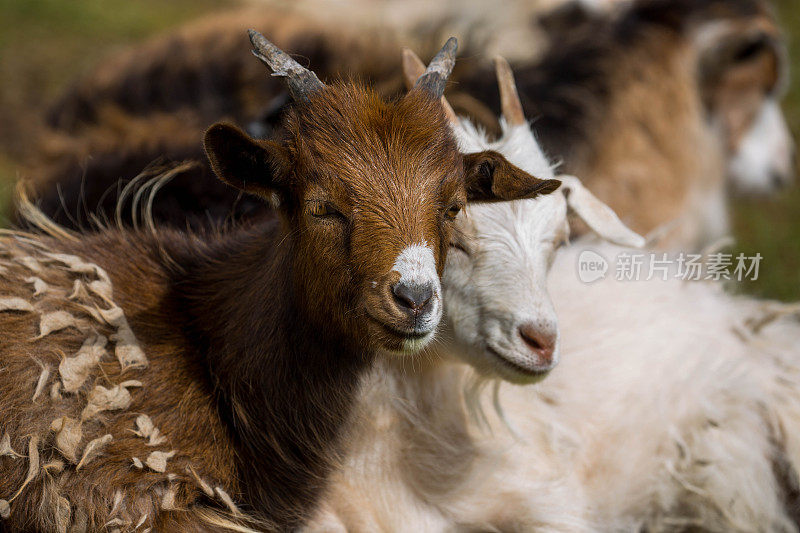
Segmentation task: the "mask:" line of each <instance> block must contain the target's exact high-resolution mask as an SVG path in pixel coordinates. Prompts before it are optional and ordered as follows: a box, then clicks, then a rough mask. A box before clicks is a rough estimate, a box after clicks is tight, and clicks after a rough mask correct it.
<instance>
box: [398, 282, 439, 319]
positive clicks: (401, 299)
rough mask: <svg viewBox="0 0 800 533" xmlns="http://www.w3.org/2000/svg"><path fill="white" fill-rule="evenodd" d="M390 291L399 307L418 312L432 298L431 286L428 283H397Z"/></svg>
mask: <svg viewBox="0 0 800 533" xmlns="http://www.w3.org/2000/svg"><path fill="white" fill-rule="evenodd" d="M392 293H394V297H395V300H396V301H397V303H398V304H399V305H400V306H401V307H405V308H408V309H410V310H411V311H414V312H415V313H418V312H419V311H421V310H422V309H423V308H424V307H425V306H427V305H428V304H429V303H430V301H431V299H432V298H433V287H431V286H430V285H417V284H414V285H411V284H407V283H398V284H397V285H395V286H394V287H392Z"/></svg>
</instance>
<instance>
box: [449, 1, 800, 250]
mask: <svg viewBox="0 0 800 533" xmlns="http://www.w3.org/2000/svg"><path fill="white" fill-rule="evenodd" d="M543 25H544V27H545V29H546V33H547V34H548V39H549V41H550V46H549V48H548V49H547V50H546V51H545V52H544V53H543V54H542V55H541V57H540V58H539V59H537V60H535V61H533V62H530V63H529V64H527V65H525V64H521V63H518V64H515V71H516V72H517V79H518V88H519V92H520V96H521V99H522V104H523V107H524V110H525V113H526V115H527V116H529V117H532V118H534V119H535V124H536V131H537V138H538V139H539V140H540V141H541V143H542V146H543V148H544V150H545V152H546V153H547V154H548V155H549V156H550V157H551V158H553V159H554V160H556V161H561V162H562V168H561V170H563V171H564V172H567V173H570V174H575V175H578V176H581V177H582V178H583V179H584V180H585V182H586V184H587V186H589V188H590V189H592V190H593V191H594V192H595V193H596V194H597V195H598V197H600V198H601V199H602V200H603V201H605V202H607V203H608V204H609V205H611V207H612V208H614V210H615V211H616V212H618V213H620V214H621V216H622V217H623V219H624V220H626V221H627V222H629V223H630V224H631V226H632V227H633V229H634V230H636V231H638V232H640V233H649V232H652V231H654V230H656V229H657V228H661V227H662V226H666V225H670V226H671V227H670V228H669V230H670V231H669V232H668V235H667V238H666V239H665V240H663V241H662V244H663V245H664V246H667V247H673V246H675V247H678V246H689V247H693V246H697V245H699V244H702V243H705V242H708V241H710V240H714V239H716V238H719V237H720V236H722V235H724V234H726V233H727V232H728V231H730V227H729V222H728V211H727V197H728V193H729V192H730V191H738V192H740V193H742V194H744V195H753V194H768V193H773V192H775V191H776V190H778V189H780V188H782V187H783V186H785V185H787V184H788V183H790V182H791V180H792V178H793V168H792V166H793V159H794V154H793V145H792V140H791V137H790V134H789V132H788V129H787V126H786V124H785V121H784V118H783V116H782V114H781V111H780V108H779V104H778V101H779V99H780V97H781V93H782V90H783V86H784V84H785V79H786V77H787V73H786V60H785V50H784V47H783V44H782V40H781V36H780V34H779V30H778V28H777V26H776V24H775V21H774V18H773V17H772V15H771V13H770V11H769V9H768V8H767V7H766V5H765V2H763V1H762V0H635V1H633V2H630V3H620V5H619V6H618V7H617V9H613V10H611V11H608V12H590V11H587V10H585V9H582V8H579V7H576V6H574V5H573V6H571V7H565V8H563V9H562V11H561V12H559V13H556V14H553V15H551V16H550V17H548V18H546V19H544V22H543ZM465 68H468V66H465ZM481 72H483V75H480V73H481ZM458 81H459V89H460V90H464V91H466V92H468V93H470V94H471V95H472V96H476V97H478V100H479V101H483V102H492V101H493V100H494V98H495V95H496V89H495V87H494V86H493V84H492V83H491V79H490V76H489V67H488V66H485V67H482V68H479V69H478V71H477V72H472V73H470V74H469V75H467V76H461V77H460V78H459V79H458ZM450 101H451V103H453V105H454V107H455V108H456V110H457V111H459V112H464V113H467V114H470V111H471V110H472V114H475V115H476V116H478V117H483V116H485V113H483V112H481V109H480V106H476V105H474V102H475V100H471V101H470V102H471V104H470V105H469V106H461V107H459V105H458V104H459V101H458V100H457V99H456V98H450ZM664 229H667V228H664Z"/></svg>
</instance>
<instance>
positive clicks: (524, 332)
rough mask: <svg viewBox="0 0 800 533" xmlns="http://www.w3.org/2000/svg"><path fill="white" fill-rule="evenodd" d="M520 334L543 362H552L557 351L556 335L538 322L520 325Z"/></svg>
mask: <svg viewBox="0 0 800 533" xmlns="http://www.w3.org/2000/svg"><path fill="white" fill-rule="evenodd" d="M519 336H520V337H521V338H522V340H523V342H525V344H526V345H527V346H528V348H530V350H531V351H532V352H534V353H535V354H536V356H537V357H538V358H539V360H540V363H541V364H550V363H551V362H552V360H553V353H554V352H555V346H556V340H555V336H554V335H553V334H552V333H550V332H546V331H542V328H541V327H537V325H536V324H533V323H529V324H522V325H521V326H520V327H519Z"/></svg>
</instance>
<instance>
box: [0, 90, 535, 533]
mask: <svg viewBox="0 0 800 533" xmlns="http://www.w3.org/2000/svg"><path fill="white" fill-rule="evenodd" d="M282 131H285V132H286V136H285V137H283V138H281V139H278V140H275V141H255V140H253V139H251V138H249V137H247V136H246V135H244V134H243V133H242V132H240V131H239V130H237V129H235V128H233V127H230V126H226V125H222V124H218V125H215V126H214V127H212V128H211V129H210V130H209V131H208V132H207V134H206V137H205V142H206V147H207V149H208V151H209V157H210V158H211V161H212V164H213V166H214V168H215V170H216V171H217V172H218V173H219V175H220V178H222V179H223V180H225V181H227V182H228V183H230V184H232V185H234V186H237V187H239V188H241V189H242V190H245V191H247V192H249V193H252V194H256V195H258V196H260V197H262V198H264V199H267V198H270V199H274V197H277V198H278V200H279V205H280V208H279V210H278V211H279V213H280V215H281V216H280V219H279V220H274V219H273V220H271V221H264V222H259V223H254V224H252V225H245V226H242V227H239V228H237V229H236V230H234V231H231V232H226V233H224V234H191V233H179V232H176V231H167V230H162V231H157V232H155V231H153V232H145V231H138V232H137V231H130V230H105V231H102V232H99V233H97V234H95V235H91V236H86V237H84V238H82V239H77V238H75V237H74V236H72V235H70V234H67V233H65V232H63V230H60V229H57V228H54V227H53V226H52V225H49V228H50V230H51V232H58V233H59V234H60V235H62V238H61V239H53V238H50V239H44V238H33V239H28V240H25V241H24V242H21V243H20V244H17V243H15V241H14V239H13V238H7V239H4V240H2V241H0V254H2V255H1V256H0V257H2V258H3V261H2V262H0V266H2V267H3V268H4V269H5V273H4V276H3V279H2V281H0V294H3V295H7V296H13V297H19V298H23V299H25V300H26V301H29V302H32V305H33V307H34V310H33V311H31V310H27V311H0V321H1V322H2V330H3V338H2V339H0V371H1V372H2V374H3V376H4V379H13V380H14V381H15V382H16V383H19V386H14V387H4V388H3V389H2V390H0V427H2V430H3V432H8V434H9V435H11V444H12V446H13V448H14V449H15V450H17V451H19V452H22V451H23V450H25V449H26V446H27V447H29V448H30V452H29V453H28V459H27V460H26V459H24V458H19V457H16V458H15V457H12V456H3V457H0V495H2V497H3V498H4V499H8V500H9V501H11V514H10V516H9V518H8V519H7V520H6V521H4V522H3V527H5V528H7V529H8V530H10V531H25V530H29V529H33V530H35V531H64V530H66V529H67V528H68V527H70V526H76V527H78V526H81V525H83V524H85V526H84V527H83V529H84V530H86V529H88V530H97V529H100V528H102V527H103V526H105V525H115V526H118V527H120V528H121V529H125V530H133V529H134V528H135V526H136V525H137V524H138V523H139V521H140V520H143V521H144V522H143V524H146V525H144V526H143V527H151V528H153V529H155V530H159V531H166V530H178V529H179V530H181V531H215V530H226V529H230V528H231V527H232V525H234V524H236V523H239V524H246V525H250V526H254V527H258V528H270V527H277V528H279V529H285V528H292V527H295V526H297V525H298V524H300V523H302V521H303V520H304V519H305V517H306V516H307V515H308V513H309V512H310V511H311V510H313V507H314V503H315V501H316V499H317V498H318V495H319V493H320V491H321V490H322V489H323V488H324V486H325V479H326V476H327V474H328V472H329V470H330V468H331V464H332V463H333V462H335V460H336V456H337V449H338V444H339V441H340V439H341V437H342V434H343V432H344V431H345V428H346V423H347V420H348V417H349V410H350V407H351V404H352V402H353V399H354V397H355V394H356V391H357V388H358V384H359V377H360V376H361V374H362V373H363V372H364V371H365V370H367V369H368V368H369V365H370V364H371V362H372V359H373V357H374V353H375V352H376V350H379V349H380V350H384V351H385V350H389V351H397V350H399V349H401V348H402V346H403V342H404V339H405V337H404V333H403V332H404V331H406V330H407V329H408V322H409V320H410V318H409V317H408V316H406V315H405V314H403V313H401V312H399V311H398V307H397V305H398V304H397V303H396V301H395V300H394V299H393V298H392V297H391V296H392V295H391V292H390V291H387V286H390V285H391V284H392V283H393V282H394V279H395V276H396V273H393V272H392V266H393V265H392V262H393V261H394V259H395V257H396V256H397V254H398V253H399V252H400V250H402V249H403V248H404V247H406V246H408V245H410V244H414V243H419V242H421V241H425V242H427V243H428V245H429V246H430V247H431V249H432V250H433V253H434V258H435V260H436V263H437V265H438V270H439V272H441V269H442V267H443V264H444V260H445V254H446V250H447V247H448V244H449V242H450V233H451V225H452V220H450V219H449V218H448V217H446V216H445V214H446V212H447V211H448V209H449V208H450V207H451V206H452V205H454V204H456V205H460V204H463V203H464V202H465V201H466V199H467V196H468V195H469V197H470V198H472V199H478V200H492V199H500V198H504V199H512V198H517V197H524V196H533V195H535V194H536V191H537V190H541V188H542V182H541V181H540V180H537V179H535V178H533V177H532V176H530V175H528V174H525V173H524V172H522V171H520V170H519V169H517V168H516V167H512V166H511V165H508V164H507V162H505V160H502V159H498V156H497V155H496V154H486V156H485V157H483V158H481V157H478V158H470V159H466V158H464V157H463V156H462V155H461V154H460V153H459V152H458V151H457V149H456V145H455V140H454V139H453V137H452V134H451V131H450V128H449V126H448V124H447V122H446V119H445V116H444V113H443V112H442V109H441V105H440V103H439V101H438V99H436V98H433V97H432V96H430V95H429V94H427V93H425V92H423V91H419V90H415V91H411V92H410V93H409V94H408V95H407V96H405V97H404V98H402V99H400V100H398V101H395V102H390V103H387V102H385V101H383V100H381V99H380V98H379V97H378V96H377V94H376V93H374V92H373V91H369V90H365V89H363V88H359V87H357V86H353V85H335V86H331V87H327V88H325V89H323V90H322V91H321V92H319V93H317V94H315V95H314V97H313V98H311V99H310V100H309V101H307V102H303V103H300V104H298V105H297V106H296V107H295V108H294V109H293V110H292V111H291V112H290V113H289V114H288V115H287V118H286V123H285V127H284V128H283V129H282ZM487 160H490V161H493V162H494V163H493V164H489V165H487V164H486V161H487ZM493 177H494V178H497V179H496V180H494V182H492V178H493ZM486 180H489V184H490V186H489V187H488V188H487V187H486ZM545 183H546V182H545ZM318 203H326V204H332V205H335V206H336V208H337V209H338V210H339V215H337V216H335V217H332V218H330V219H328V217H325V218H324V219H319V218H318V217H316V216H315V215H314V214H313V213H314V212H315V211H314V207H313V206H315V205H316V204H318ZM28 212H30V210H28ZM39 222H40V221H39ZM40 223H41V222H40ZM46 250H50V251H55V252H60V253H68V254H73V255H75V256H77V257H79V258H81V260H82V261H90V262H91V263H93V264H96V265H99V267H101V268H102V269H104V270H103V272H107V275H108V277H109V278H110V283H111V284H112V285H113V295H112V294H111V287H106V286H100V287H99V288H98V287H95V288H94V289H92V288H91V287H92V286H91V285H88V284H89V283H90V282H92V281H98V280H97V279H94V278H100V279H101V280H102V279H103V277H104V276H105V274H103V275H101V274H100V273H99V271H96V270H95V267H91V268H89V267H84V269H83V270H82V271H81V272H69V271H65V269H64V267H63V265H60V264H58V261H55V263H56V264H53V260H52V258H51V259H48V256H47V252H46ZM76 260H77V259H76ZM87 268H89V270H88V271H87V270H86V269H87ZM31 272H33V273H34V274H36V275H39V276H40V277H41V278H42V281H44V282H45V283H46V284H47V285H48V286H50V287H52V289H51V291H50V292H46V293H45V294H46V296H44V297H43V298H42V299H41V301H39V300H37V299H36V297H33V296H32V293H31V291H32V285H31V284H30V282H26V283H23V281H22V280H23V279H24V278H25V277H28V276H30V275H31ZM87 272H88V273H87ZM73 278H77V279H79V280H82V281H83V283H84V284H85V285H86V286H88V287H90V289H89V290H88V291H87V290H85V287H84V290H75V291H74V294H73V297H74V298H75V299H76V300H71V299H70V298H69V296H68V294H69V293H70V292H72V291H73V288H74V287H73V285H72V282H73V281H74V279H73ZM373 282H375V283H373ZM78 287H79V288H80V287H81V286H80V285H78ZM387 293H388V294H387ZM117 306H119V308H117ZM115 309H118V310H121V311H124V316H125V317H126V320H127V322H126V324H130V328H131V330H132V332H133V333H134V334H135V336H136V339H137V342H138V345H139V346H140V347H141V348H142V349H143V351H144V354H146V357H147V359H148V366H147V368H146V369H145V368H142V365H139V366H137V367H135V368H128V369H126V370H125V371H123V370H122V368H121V366H120V365H119V364H118V363H117V362H113V361H112V360H111V359H110V357H109V358H108V359H101V361H100V364H99V365H95V366H92V369H91V374H90V376H89V378H88V379H87V381H86V382H85V385H84V386H83V387H82V388H81V389H80V390H79V391H78V392H77V393H67V392H63V391H64V389H63V387H62V388H61V389H59V379H58V374H59V373H60V372H62V370H61V369H60V368H59V365H60V361H61V360H62V359H63V358H65V357H73V356H74V355H75V353H76V351H77V350H78V349H79V348H80V347H81V344H82V343H83V341H84V340H85V339H86V338H87V336H89V335H90V334H93V333H92V331H93V330H94V331H97V333H100V334H103V335H105V336H107V337H108V338H110V339H111V340H113V341H114V342H115V343H116V346H115V348H114V349H115V350H116V349H117V348H119V346H120V343H121V342H122V341H121V340H119V338H116V340H115V337H112V336H111V335H112V334H113V333H115V331H114V329H113V328H111V327H110V324H107V323H106V322H107V321H108V320H110V319H108V318H103V317H104V316H105V315H99V314H98V313H100V310H115ZM51 310H52V311H69V312H71V313H72V315H73V316H74V317H75V318H77V320H78V321H77V322H76V323H75V326H77V327H73V326H70V327H66V328H62V329H60V330H58V331H56V332H54V333H50V334H48V335H43V336H39V335H37V334H38V333H39V330H38V327H37V324H38V317H39V316H40V315H42V314H44V313H46V312H47V311H51ZM115 324H117V325H118V323H115ZM121 331H122V328H121V326H120V329H118V330H117V331H116V333H118V334H121ZM42 368H46V369H49V374H47V375H45V377H44V378H39V377H38V376H42V375H43V374H42ZM56 369H58V370H56ZM62 381H63V380H62ZM37 382H40V383H42V386H43V387H44V390H46V391H48V393H47V394H44V395H37V398H36V401H32V398H33V397H34V388H35V386H36V385H37ZM101 386H102V387H104V389H98V388H96V387H101ZM53 387H56V388H55V389H53ZM120 387H121V388H120ZM107 389H108V390H112V391H116V393H117V396H115V400H119V399H120V397H121V398H122V399H123V400H126V399H127V395H128V394H129V395H130V397H131V400H130V404H129V405H128V404H127V401H122V402H120V403H119V405H116V407H118V409H115V410H106V411H102V412H100V413H99V414H97V413H94V412H92V411H91V410H88V411H87V409H86V406H87V404H88V403H92V402H94V400H93V398H95V397H96V396H97V393H98V392H105V391H106V390H107ZM126 391H127V392H126ZM120 395H121V396H120ZM87 402H88V403H87ZM87 413H88V414H87ZM141 414H144V415H148V416H149V417H150V418H151V420H152V422H153V423H154V424H155V426H156V427H157V428H158V430H159V432H160V435H161V436H163V437H164V439H165V441H164V442H161V443H160V444H158V445H157V446H155V447H149V446H147V441H146V440H145V438H144V436H143V434H140V435H137V434H134V433H133V430H134V429H136V425H135V421H136V420H137V417H138V416H139V415H141ZM65 416H66V417H69V418H72V419H75V420H78V419H80V418H82V417H84V418H86V419H85V420H84V421H83V427H82V434H81V436H80V448H79V449H83V452H81V453H75V454H73V453H72V450H71V449H70V450H68V451H67V452H64V451H63V448H64V447H65V446H68V444H69V443H68V442H67V443H66V444H65V442H64V441H65V440H69V439H64V440H59V441H55V440H54V435H53V433H52V432H51V431H50V427H51V424H53V422H54V421H56V420H60V422H59V423H57V424H56V426H54V427H58V425H59V424H61V425H63V427H67V424H66V421H65V420H64V419H63V418H62V417H65ZM70 427H71V426H70ZM140 433H141V432H140ZM105 435H110V437H105ZM0 437H1V436H0ZM109 438H110V439H111V440H110V441H107V439H109ZM95 439H105V440H102V441H96V440H95ZM157 440H158V439H157ZM100 442H102V445H99V444H98V443H100ZM89 443H93V444H91V445H90V444H89ZM95 446H97V447H96V448H93V447H95ZM90 449H94V452H93V453H91V454H90V453H88V450H90ZM76 452H77V451H76ZM23 453H24V452H23ZM152 453H156V455H155V456H152V455H151V454H152ZM159 454H162V455H160V456H159ZM163 454H165V455H163ZM79 455H80V456H83V457H84V459H83V462H81V461H79V462H78V465H73V464H72V463H70V462H68V461H70V460H71V459H76V458H77V456H79ZM37 457H38V458H39V459H40V460H39V464H40V465H45V466H42V467H41V468H38V467H37V468H33V466H37V465H36V462H35V459H36V458H37ZM134 458H135V459H136V460H138V462H137V461H135V460H134ZM31 465H33V466H31ZM78 466H80V469H78ZM31 475H32V476H33V477H32V478H31ZM26 478H29V479H28V481H27V482H26V481H25V480H26ZM20 487H23V488H22V490H21V492H20V493H19V495H18V496H17V497H16V498H14V497H13V495H14V494H15V492H16V491H17V490H18V489H19V488H20ZM209 489H211V490H209ZM228 495H229V496H230V497H231V499H228V497H227V496H228ZM233 502H235V503H236V505H238V506H240V507H239V508H233V507H230V505H229V504H231V503H233ZM242 513H246V514H247V516H251V517H254V518H252V519H251V518H248V517H247V516H245V515H243V514H242ZM225 520H228V522H227V526H225V525H224V524H225ZM112 521H113V522H112ZM109 522H111V524H109Z"/></svg>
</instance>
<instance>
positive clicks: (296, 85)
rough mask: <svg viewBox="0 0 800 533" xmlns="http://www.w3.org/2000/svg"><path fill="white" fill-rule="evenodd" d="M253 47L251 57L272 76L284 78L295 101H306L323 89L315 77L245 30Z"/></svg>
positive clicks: (281, 51) (253, 33)
mask: <svg viewBox="0 0 800 533" xmlns="http://www.w3.org/2000/svg"><path fill="white" fill-rule="evenodd" d="M247 34H248V35H249V36H250V42H251V43H252V45H253V55H254V56H256V57H257V58H258V59H259V60H260V61H261V62H262V63H264V64H265V65H267V67H269V69H270V70H271V71H272V75H273V76H280V77H283V78H286V85H287V86H288V87H289V94H291V95H292V98H294V99H295V100H299V101H302V100H308V97H309V96H310V95H311V94H312V93H314V92H316V91H318V90H320V89H322V88H324V87H325V84H324V83H322V82H321V81H319V78H317V75H316V74H314V73H313V72H312V71H310V70H308V69H307V68H305V67H303V66H301V65H300V63H298V62H297V61H295V60H294V59H292V58H291V57H289V54H287V53H286V52H284V51H283V50H281V49H280V48H278V47H277V46H275V45H274V44H272V43H271V42H269V41H268V40H267V38H266V37H264V36H263V35H261V34H260V33H258V32H257V31H255V30H247Z"/></svg>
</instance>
